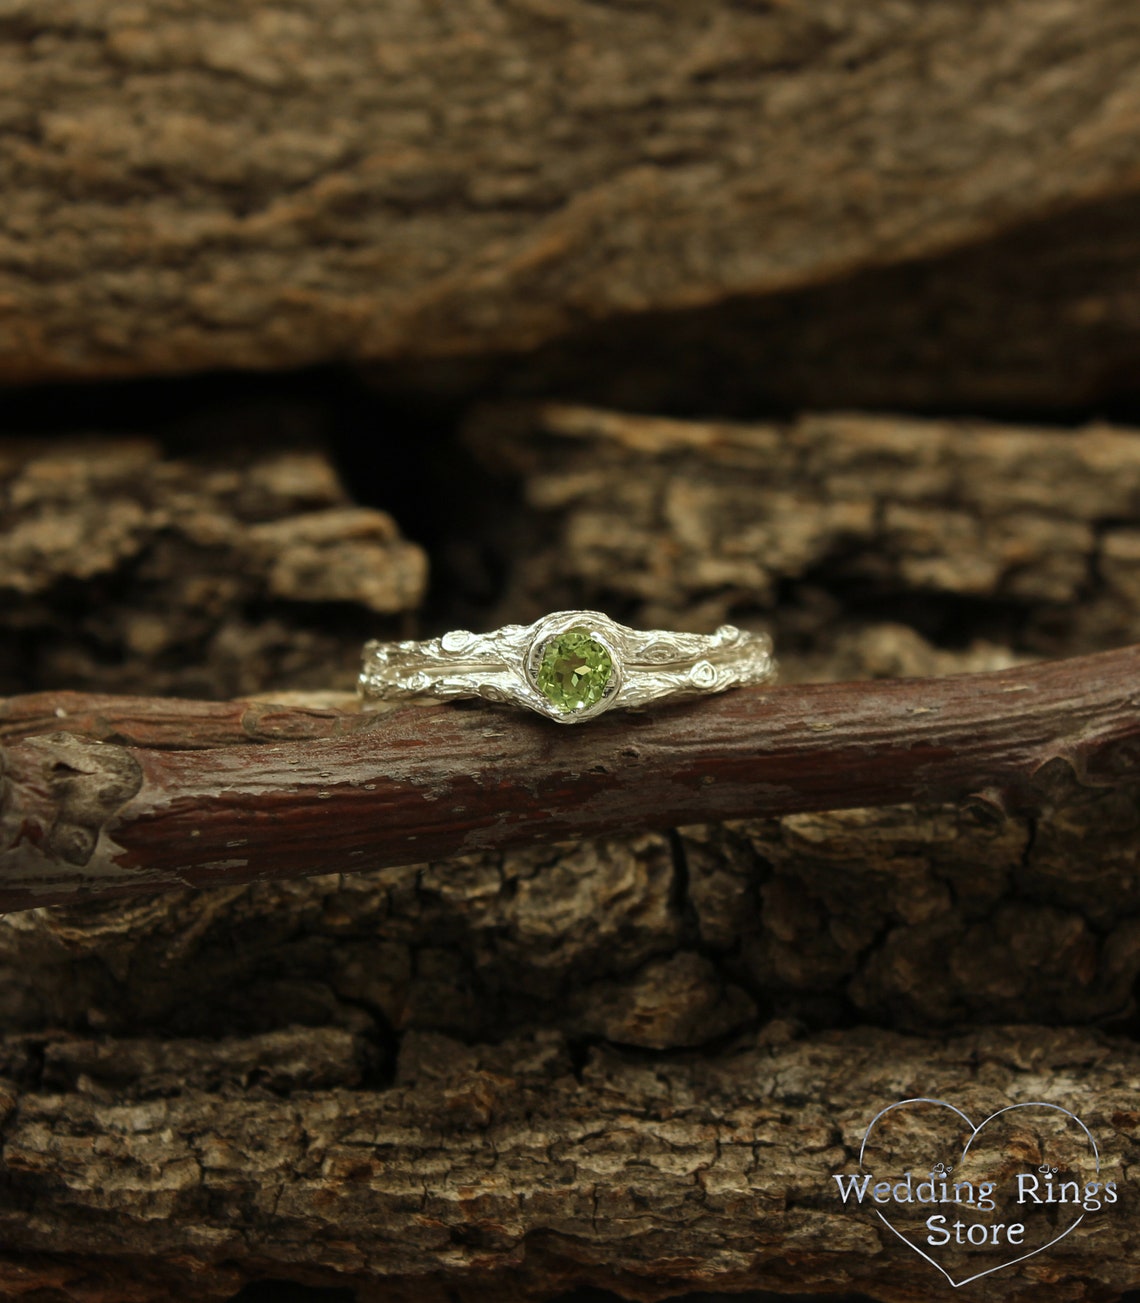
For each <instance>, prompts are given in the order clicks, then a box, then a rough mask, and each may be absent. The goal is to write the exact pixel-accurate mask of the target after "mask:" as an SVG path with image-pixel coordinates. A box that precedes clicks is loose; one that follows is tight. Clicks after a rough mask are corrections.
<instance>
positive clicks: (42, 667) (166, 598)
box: [0, 415, 427, 697]
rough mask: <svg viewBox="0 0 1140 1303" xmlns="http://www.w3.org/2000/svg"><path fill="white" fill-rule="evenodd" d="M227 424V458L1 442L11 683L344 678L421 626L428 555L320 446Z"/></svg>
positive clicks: (199, 687) (1, 565)
mask: <svg viewBox="0 0 1140 1303" xmlns="http://www.w3.org/2000/svg"><path fill="white" fill-rule="evenodd" d="M227 421H228V423H229V424H230V425H231V426H235V425H236V426H238V427H240V426H242V425H243V424H245V423H246V422H243V421H242V419H241V416H240V415H239V416H238V418H237V419H236V420H235V419H234V417H233V416H230V417H228V418H227V420H220V419H217V418H215V420H214V421H213V422H212V424H214V425H215V426H218V425H220V426H222V427H223V431H224V433H223V436H222V443H223V446H225V445H226V444H227V442H228V446H225V451H222V452H219V451H218V450H217V449H215V450H214V451H213V452H209V451H199V452H198V453H195V454H191V455H183V456H176V455H173V454H171V453H170V452H168V451H165V450H164V449H163V447H162V446H161V444H160V443H159V442H158V441H156V440H149V439H130V440H128V439H110V438H86V439H74V438H73V439H69V440H56V441H52V442H50V443H45V442H40V441H34V440H31V439H24V440H13V439H8V440H0V501H2V502H3V506H4V510H3V514H2V516H0V595H2V598H3V603H4V626H5V637H4V638H3V639H0V684H3V685H4V690H5V691H6V692H11V691H15V690H18V685H26V684H27V683H28V682H29V680H30V681H31V682H33V683H36V684H37V685H39V686H43V687H54V686H59V687H70V686H73V685H76V684H83V685H84V686H86V687H88V688H93V689H102V690H104V691H111V692H115V691H118V692H130V691H132V690H134V691H140V690H142V691H148V692H150V693H151V694H154V695H159V694H162V693H171V694H178V695H182V696H213V697H217V696H221V697H227V696H234V695H238V694H241V693H246V692H257V691H261V690H264V689H268V688H271V687H276V688H283V689H295V688H301V687H309V688H310V689H313V690H314V691H319V690H320V689H322V688H325V687H330V686H334V685H336V684H337V682H338V678H339V686H340V687H342V688H347V687H351V685H352V682H353V679H354V676H355V674H356V673H357V671H358V668H359V667H358V663H357V662H358V659H359V646H360V643H361V641H362V640H363V639H364V638H365V637H368V636H370V635H371V634H375V633H377V632H382V631H384V630H385V629H386V630H388V631H389V632H391V633H393V634H398V633H399V632H400V631H401V630H404V629H406V627H407V620H408V618H409V615H410V613H411V612H412V611H414V610H415V609H416V607H418V605H419V603H420V601H421V599H422V597H423V594H424V589H425V587H426V584H427V559H426V557H425V555H424V552H423V549H422V548H420V547H419V546H417V545H416V544H414V543H410V542H408V541H407V540H406V539H404V538H402V537H401V535H400V531H399V529H398V527H397V525H396V522H395V521H394V520H393V519H392V517H391V516H389V515H388V514H387V513H386V512H382V511H375V510H372V509H370V508H366V507H361V506H359V505H357V504H356V503H354V502H353V501H352V500H351V499H350V498H349V496H348V494H347V493H346V492H345V489H344V487H343V485H342V484H341V483H340V481H339V479H338V478H337V475H336V472H335V471H334V469H333V466H332V464H331V462H330V460H329V457H328V454H327V452H326V451H324V450H323V449H321V448H320V447H319V446H317V445H316V444H315V443H309V444H308V446H305V445H300V446H299V445H298V443H297V441H296V439H291V440H289V441H288V442H287V443H286V446H285V447H284V448H282V449H280V450H277V451H265V450H264V448H257V447H254V448H251V447H250V446H249V443H248V437H247V441H246V443H245V445H244V446H243V444H242V442H241V441H240V439H233V440H232V441H227V440H226V439H225V435H226V434H231V433H233V431H232V430H228V431H227V430H225V429H224V427H225V425H226V424H227ZM246 421H248V417H247V418H246ZM290 445H292V446H290ZM314 609H317V610H320V611H321V613H322V617H323V618H322V620H321V622H320V624H318V623H317V622H316V621H314V620H313V619H312V612H313V611H314ZM321 624H323V626H324V627H323V628H322V627H320V625H321Z"/></svg>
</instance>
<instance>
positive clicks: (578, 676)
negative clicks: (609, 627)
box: [535, 629, 614, 711]
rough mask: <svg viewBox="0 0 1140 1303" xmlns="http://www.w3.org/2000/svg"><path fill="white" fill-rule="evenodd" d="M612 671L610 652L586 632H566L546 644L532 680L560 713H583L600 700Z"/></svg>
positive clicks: (584, 630)
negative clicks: (574, 711)
mask: <svg viewBox="0 0 1140 1303" xmlns="http://www.w3.org/2000/svg"><path fill="white" fill-rule="evenodd" d="M613 668H614V664H613V661H612V660H611V659H610V654H609V652H608V651H606V649H605V648H604V647H603V646H602V644H601V643H600V642H598V641H597V640H596V639H594V638H591V637H590V631H589V630H588V629H567V630H566V632H565V633H560V634H559V635H558V637H557V638H551V640H550V641H549V642H548V643H547V644H546V650H545V651H544V652H543V653H542V663H541V664H540V665H539V667H538V673H537V674H536V675H535V680H536V682H537V683H538V690H539V691H540V692H541V693H542V695H543V696H544V697H545V698H546V699H547V701H549V702H550V703H551V704H552V705H554V706H557V707H558V709H559V710H563V711H571V710H585V709H586V707H587V706H592V705H594V703H595V702H598V701H601V699H602V693H604V692H605V690H606V684H607V683H609V681H610V676H611V674H612V673H613Z"/></svg>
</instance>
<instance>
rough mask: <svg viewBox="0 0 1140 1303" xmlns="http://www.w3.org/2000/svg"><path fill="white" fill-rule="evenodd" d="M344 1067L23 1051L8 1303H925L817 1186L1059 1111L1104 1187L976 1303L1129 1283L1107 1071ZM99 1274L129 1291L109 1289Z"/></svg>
mask: <svg viewBox="0 0 1140 1303" xmlns="http://www.w3.org/2000/svg"><path fill="white" fill-rule="evenodd" d="M10 1054H11V1051H9V1055H10ZM367 1059H368V1046H367V1045H366V1044H365V1045H362V1044H361V1042H360V1040H359V1038H357V1037H354V1036H353V1035H351V1034H350V1033H348V1032H344V1031H326V1032H324V1033H319V1034H318V1033H314V1032H313V1031H311V1030H308V1031H305V1032H299V1031H294V1032H281V1033H276V1034H270V1035H264V1036H260V1037H255V1038H250V1039H249V1040H247V1041H245V1042H244V1043H242V1044H239V1045H233V1044H231V1043H228V1042H226V1041H224V1040H223V1041H221V1042H209V1043H203V1042H201V1041H197V1040H192V1039H191V1040H170V1041H166V1042H164V1043H161V1044H156V1043H155V1042H153V1041H149V1040H146V1039H141V1040H140V1039H135V1040H125V1041H124V1040H120V1039H118V1038H114V1037H110V1038H99V1039H96V1040H93V1039H91V1038H89V1037H76V1036H71V1035H68V1034H66V1033H60V1032H54V1033H49V1034H45V1035H42V1036H40V1037H37V1038H36V1040H35V1043H34V1046H31V1047H29V1053H28V1055H27V1056H26V1058H25V1059H24V1060H23V1061H22V1062H21V1061H16V1062H12V1061H11V1058H9V1062H8V1063H7V1064H6V1065H5V1066H6V1068H7V1071H8V1073H9V1076H8V1077H7V1079H6V1080H5V1082H4V1087H3V1096H2V1098H3V1101H4V1115H5V1120H4V1140H5V1157H6V1165H7V1175H6V1182H5V1186H4V1189H3V1191H2V1192H0V1228H2V1231H3V1240H4V1250H3V1253H2V1254H0V1280H2V1281H3V1282H4V1284H5V1286H6V1287H7V1290H8V1296H9V1297H11V1298H13V1299H21V1298H34V1299H36V1300H38V1301H41V1303H49V1301H51V1303H54V1300H56V1299H67V1300H71V1299H83V1300H84V1301H85V1303H94V1301H95V1300H99V1303H112V1301H115V1303H120V1301H126V1300H131V1303H134V1300H138V1299H141V1298H145V1297H147V1294H146V1293H145V1291H146V1290H147V1289H150V1291H151V1297H153V1296H155V1294H158V1293H161V1294H164V1295H165V1294H168V1293H174V1294H176V1296H177V1297H180V1298H186V1299H212V1300H221V1299H226V1298H228V1297H230V1296H231V1294H232V1292H233V1290H234V1288H235V1287H236V1286H237V1285H238V1284H240V1283H241V1282H242V1280H243V1279H246V1278H249V1277H250V1276H251V1275H258V1274H261V1273H264V1272H265V1271H266V1270H267V1268H268V1269H270V1270H272V1272H273V1273H274V1274H275V1275H278V1276H281V1275H286V1276H288V1275H300V1276H302V1277H303V1278H305V1279H308V1280H310V1281H320V1282H323V1283H353V1284H359V1286H360V1292H359V1294H358V1297H359V1298H360V1299H362V1300H369V1299H392V1298H401V1299H411V1298H416V1299H423V1298H427V1299H445V1298H448V1299H462V1300H466V1299H485V1298H503V1297H508V1296H510V1294H511V1293H514V1292H515V1291H519V1292H521V1291H522V1290H523V1289H524V1288H525V1287H527V1286H529V1287H530V1288H531V1291H532V1292H531V1293H530V1294H529V1297H551V1296H552V1295H553V1294H555V1293H556V1292H557V1291H558V1289H559V1286H560V1285H563V1284H565V1283H566V1282H569V1281H572V1282H581V1281H583V1280H604V1281H606V1282H607V1283H613V1282H614V1281H615V1280H616V1281H618V1282H620V1286H621V1288H622V1291H623V1293H624V1294H625V1295H626V1297H629V1298H639V1299H646V1300H651V1299H661V1298H663V1297H667V1296H669V1295H670V1294H676V1293H677V1292H678V1290H681V1289H685V1288H687V1287H690V1286H692V1285H700V1286H711V1287H713V1288H717V1289H722V1290H724V1289H733V1288H736V1289H739V1288H742V1287H747V1286H750V1285H751V1286H753V1287H755V1286H758V1285H763V1286H765V1287H768V1288H773V1287H775V1288H780V1287H781V1286H784V1287H787V1288H790V1289H795V1290H802V1289H804V1288H805V1286H810V1285H814V1286H816V1287H817V1288H822V1289H826V1290H831V1291H838V1290H848V1289H851V1288H852V1287H855V1288H861V1289H865V1290H867V1291H868V1292H869V1293H870V1294H871V1295H872V1296H873V1297H878V1298H883V1299H890V1300H899V1301H901V1300H912V1299H913V1300H918V1299H925V1298H929V1297H931V1294H932V1291H933V1290H934V1289H936V1288H937V1285H936V1284H935V1282H936V1281H938V1280H939V1279H940V1278H938V1277H937V1276H936V1275H935V1274H934V1269H933V1268H932V1267H931V1266H930V1265H929V1263H927V1262H924V1261H922V1260H921V1259H920V1258H919V1257H918V1256H917V1255H916V1254H914V1253H913V1252H912V1251H911V1250H910V1249H908V1248H907V1247H905V1246H904V1245H902V1244H900V1243H899V1242H898V1241H897V1240H896V1239H895V1238H894V1236H893V1235H891V1234H890V1233H889V1232H888V1231H887V1230H886V1229H885V1228H884V1227H883V1226H882V1225H881V1224H880V1223H879V1222H878V1221H877V1219H876V1218H875V1217H874V1215H873V1213H872V1212H871V1211H870V1210H868V1209H860V1210H853V1209H851V1208H850V1207H844V1206H843V1205H842V1204H841V1203H840V1201H839V1199H838V1197H837V1195H836V1187H835V1185H834V1182H833V1180H832V1176H833V1173H835V1172H844V1171H849V1170H851V1169H852V1168H853V1167H855V1162H856V1159H857V1155H858V1151H859V1145H860V1143H861V1141H862V1138H863V1134H864V1131H865V1130H866V1128H867V1126H868V1123H869V1121H870V1118H871V1116H873V1114H874V1112H875V1111H877V1108H878V1107H882V1106H884V1105H886V1104H887V1103H893V1102H895V1101H896V1100H898V1099H900V1098H906V1097H913V1096H914V1095H934V1096H936V1097H939V1098H946V1099H949V1100H952V1101H953V1102H954V1103H955V1105H956V1106H958V1107H960V1108H962V1109H963V1110H964V1111H968V1112H969V1113H970V1114H971V1115H976V1116H978V1117H979V1118H981V1117H985V1116H986V1115H987V1114H989V1113H991V1112H993V1111H994V1110H996V1109H998V1108H1002V1107H1004V1106H1006V1105H1008V1104H1012V1103H1017V1102H1027V1101H1030V1100H1046V1101H1057V1102H1061V1103H1062V1105H1063V1107H1066V1108H1068V1109H1070V1110H1072V1111H1075V1112H1077V1113H1078V1115H1079V1116H1080V1117H1081V1118H1082V1120H1083V1121H1084V1122H1085V1123H1086V1125H1087V1126H1088V1127H1089V1128H1090V1129H1091V1130H1092V1131H1093V1132H1094V1133H1095V1134H1096V1135H1097V1137H1098V1139H1099V1144H1100V1146H1101V1153H1102V1159H1101V1175H1102V1176H1103V1177H1104V1178H1105V1179H1107V1180H1114V1181H1115V1182H1116V1183H1117V1188H1118V1192H1119V1195H1120V1200H1121V1202H1120V1203H1119V1204H1118V1205H1117V1206H1116V1207H1115V1208H1104V1209H1102V1210H1101V1211H1099V1212H1098V1213H1095V1214H1092V1215H1090V1216H1088V1217H1087V1218H1086V1225H1084V1226H1081V1227H1078V1229H1077V1231H1076V1232H1075V1233H1074V1234H1072V1235H1070V1236H1069V1237H1068V1238H1067V1239H1066V1241H1065V1242H1064V1244H1063V1245H1058V1246H1054V1247H1053V1248H1052V1249H1051V1250H1050V1251H1048V1252H1047V1253H1045V1254H1042V1255H1041V1256H1040V1257H1038V1258H1035V1259H1031V1260H1030V1261H1028V1262H1025V1263H1021V1264H1019V1265H1016V1266H1013V1267H1011V1268H1008V1269H1007V1270H1004V1271H1000V1272H997V1273H996V1274H994V1275H991V1276H989V1277H987V1278H986V1279H985V1280H982V1281H978V1282H976V1283H975V1284H974V1285H973V1286H972V1287H971V1288H972V1289H973V1291H974V1296H975V1297H980V1298H983V1299H987V1300H989V1299H993V1300H997V1299H1001V1300H1014V1299H1028V1298H1041V1297H1043V1296H1046V1292H1047V1296H1048V1297H1050V1298H1054V1299H1085V1298H1105V1297H1112V1296H1113V1295H1115V1294H1117V1293H1119V1291H1120V1290H1122V1289H1124V1288H1127V1287H1129V1286H1134V1285H1136V1284H1137V1283H1140V1274H1138V1269H1137V1265H1136V1262H1137V1242H1136V1228H1135V1218H1134V1216H1130V1215H1128V1213H1127V1212H1126V1211H1122V1209H1124V1210H1127V1209H1128V1208H1129V1206H1130V1203H1131V1202H1132V1201H1134V1200H1135V1199H1136V1197H1137V1195H1138V1194H1140V1190H1138V1189H1137V1186H1136V1177H1135V1171H1136V1155H1135V1151H1136V1145H1137V1127H1138V1117H1137V1113H1136V1111H1135V1109H1134V1108H1133V1107H1132V1104H1133V1103H1134V1101H1135V1092H1136V1090H1137V1087H1138V1086H1140V1056H1138V1054H1137V1051H1136V1048H1135V1046H1134V1045H1131V1044H1127V1043H1121V1042H1113V1041H1111V1040H1108V1039H1106V1038H1103V1037H1098V1036H1093V1035H1090V1034H1087V1033H1082V1032H1076V1031H1050V1030H1047V1029H1043V1028H1032V1027H1018V1028H1000V1029H999V1028H995V1029H993V1030H992V1031H981V1032H972V1033H969V1034H968V1035H966V1036H963V1037H960V1038H954V1039H949V1040H946V1041H938V1040H934V1039H927V1040H922V1039H912V1038H907V1037H904V1036H900V1035H898V1034H895V1033H887V1032H876V1031H868V1030H866V1029H862V1030H860V1031H857V1032H827V1033H821V1034H818V1035H815V1036H800V1035H797V1034H796V1033H795V1031H794V1029H792V1028H790V1027H789V1026H788V1025H787V1024H780V1023H774V1024H770V1025H769V1026H768V1027H767V1028H766V1029H765V1031H764V1032H762V1033H760V1034H750V1035H748V1036H744V1037H741V1038H739V1039H738V1040H736V1041H735V1042H733V1043H732V1044H731V1045H730V1046H728V1047H727V1048H726V1049H725V1050H724V1051H723V1052H722V1053H720V1054H717V1055H713V1056H704V1057H692V1056H685V1055H682V1056H674V1057H668V1058H666V1057H661V1056H652V1055H646V1054H644V1053H641V1052H637V1051H633V1050H629V1049H624V1050H623V1049H618V1048H612V1047H606V1046H598V1047H596V1048H594V1049H591V1050H590V1051H589V1052H587V1053H586V1054H585V1055H584V1056H582V1058H581V1059H580V1061H579V1062H578V1064H577V1065H575V1062H574V1060H573V1058H572V1056H571V1054H570V1053H569V1052H568V1049H567V1045H566V1043H565V1041H564V1040H563V1038H562V1037H561V1036H560V1035H559V1034H558V1033H556V1032H553V1031H551V1032H545V1033H538V1034H535V1035H532V1036H523V1037H518V1038H508V1039H506V1040H503V1041H502V1042H500V1043H499V1044H497V1045H495V1046H493V1047H492V1046H489V1045H483V1046H477V1047H472V1046H467V1045H464V1044H462V1043H460V1042H458V1041H456V1040H454V1039H452V1038H448V1037H444V1036H440V1035H437V1034H431V1033H417V1034H410V1035H408V1036H407V1037H405V1038H404V1041H403V1044H402V1046H401V1050H400V1054H399V1058H398V1061H397V1065H396V1071H395V1076H394V1078H393V1080H392V1081H391V1082H390V1083H388V1084H386V1085H385V1086H383V1087H377V1086H376V1085H369V1084H368V1083H367V1082H366V1081H365V1080H364V1075H365V1069H364V1068H363V1067H362V1064H364V1063H366V1062H367ZM1022 1142H1023V1143H1024V1142H1025V1138H1024V1137H1023V1138H1022ZM1038 1152H1039V1151H1038ZM955 1157H956V1155H955ZM856 1170H857V1168H856ZM124 1255H129V1256H130V1258H131V1260H132V1261H133V1262H134V1263H135V1264H136V1267H135V1281H134V1283H133V1284H132V1285H129V1286H122V1285H120V1284H118V1283H117V1280H116V1276H117V1274H118V1273H117V1270H116V1266H115V1263H116V1260H121V1259H122V1258H123V1256H124ZM29 1268H31V1270H32V1271H33V1272H34V1275H35V1277H36V1283H35V1284H34V1285H31V1288H30V1289H29V1284H30V1282H29ZM80 1272H81V1273H82V1275H81V1277H80ZM428 1273H430V1275H429V1274H428ZM53 1286H54V1288H53Z"/></svg>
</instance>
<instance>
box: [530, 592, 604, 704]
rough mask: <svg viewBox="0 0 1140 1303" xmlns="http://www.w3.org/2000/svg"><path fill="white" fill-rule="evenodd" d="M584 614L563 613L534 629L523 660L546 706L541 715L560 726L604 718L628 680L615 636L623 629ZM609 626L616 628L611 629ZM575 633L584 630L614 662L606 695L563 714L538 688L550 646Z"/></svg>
mask: <svg viewBox="0 0 1140 1303" xmlns="http://www.w3.org/2000/svg"><path fill="white" fill-rule="evenodd" d="M583 614H585V612H578V611H563V612H560V613H558V614H556V615H548V616H546V617H545V618H544V619H542V620H539V621H538V622H537V624H535V625H533V626H532V628H533V629H534V634H533V636H532V637H531V640H530V643H529V645H528V646H527V649H526V653H525V655H524V657H523V667H524V669H525V671H526V677H527V682H528V683H529V685H530V686H531V688H533V689H534V692H535V693H536V694H537V696H538V697H539V699H540V701H541V703H542V706H541V707H539V709H540V711H541V713H542V714H544V715H545V716H546V717H547V719H553V720H556V721H557V722H558V723H560V724H569V723H575V724H576V723H579V722H580V721H582V720H586V719H593V717H594V716H595V715H600V714H601V713H602V712H603V711H604V710H609V708H610V707H611V706H612V705H613V701H614V698H615V697H616V696H617V694H618V693H619V692H620V690H621V686H622V682H623V680H624V674H623V666H622V658H621V652H620V651H619V650H618V639H617V638H615V637H614V636H613V635H614V630H616V629H617V628H620V626H616V625H614V622H613V621H612V620H610V619H608V618H607V617H606V616H599V615H597V614H596V615H595V616H594V618H593V619H592V620H588V621H587V620H582V619H581V618H580V617H581V615H583ZM606 625H609V626H612V627H611V628H610V629H607V628H606V627H605V626H606ZM572 629H581V630H583V631H584V632H585V633H586V634H587V635H588V636H589V637H590V638H592V639H593V641H594V642H596V643H597V644H598V646H599V647H601V648H603V649H604V650H605V652H606V654H607V655H608V656H609V658H610V676H609V678H608V679H607V680H606V684H605V687H604V688H603V689H602V695H601V696H600V697H599V698H598V700H597V701H595V702H594V703H593V704H592V705H590V706H577V707H574V708H573V709H571V710H562V709H561V708H560V707H559V706H556V705H555V704H554V702H553V701H551V700H550V698H549V697H548V696H547V695H546V693H545V692H543V690H542V689H541V688H540V687H539V686H538V670H539V666H540V665H541V664H542V660H543V657H544V656H545V655H546V651H547V648H548V647H549V646H550V644H551V643H552V642H554V640H555V639H556V638H560V637H561V636H562V635H563V634H564V633H569V632H570V631H571V630H572Z"/></svg>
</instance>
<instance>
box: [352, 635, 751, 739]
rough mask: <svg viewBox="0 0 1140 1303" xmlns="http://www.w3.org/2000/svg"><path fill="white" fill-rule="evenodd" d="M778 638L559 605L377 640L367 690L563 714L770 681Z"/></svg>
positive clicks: (379, 696) (573, 716) (374, 695)
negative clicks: (642, 623)
mask: <svg viewBox="0 0 1140 1303" xmlns="http://www.w3.org/2000/svg"><path fill="white" fill-rule="evenodd" d="M775 675H776V662H775V660H774V659H773V657H772V640H771V639H770V638H769V637H768V635H767V634H757V633H747V632H745V631H744V630H742V629H737V628H736V627H735V626H734V625H731V624H722V625H721V627H720V628H719V629H717V631H716V632H715V633H713V634H696V633H672V632H670V631H668V630H665V629H649V630H638V629H629V628H626V626H625V625H623V624H618V623H617V622H616V621H614V620H611V619H610V618H609V616H607V615H603V614H602V613H601V612H600V611H556V612H555V613H554V614H553V615H547V616H544V617H543V618H542V619H541V620H536V621H535V622H534V624H530V625H521V624H508V625H505V626H504V627H503V628H502V629H497V630H495V631H494V632H493V633H483V634H478V633H468V632H467V631H466V630H464V629H459V630H454V631H453V632H451V633H445V634H444V635H443V636H442V637H441V638H429V639H427V640H425V641H422V642H369V643H366V644H365V647H364V667H363V670H362V671H361V675H360V680H359V690H360V693H361V696H363V697H364V698H366V699H368V698H371V699H374V700H382V701H391V700H400V699H411V698H415V697H444V698H447V697H483V698H485V699H486V700H487V701H497V702H506V703H509V704H510V705H514V706H524V707H526V708H527V709H529V710H533V711H537V713H538V714H540V715H545V716H546V717H547V719H552V720H555V721H556V722H557V723H559V724H577V723H580V722H582V721H583V720H587V719H592V718H593V717H594V716H595V715H600V714H601V713H602V712H603V711H606V710H612V709H614V708H615V707H617V708H621V707H628V706H643V705H646V704H648V703H649V702H653V701H661V700H665V699H672V698H675V697H690V696H701V695H704V694H706V693H710V692H723V691H725V689H727V688H736V687H743V686H745V685H748V684H756V683H765V682H769V681H770V680H772V679H773V678H775Z"/></svg>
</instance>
